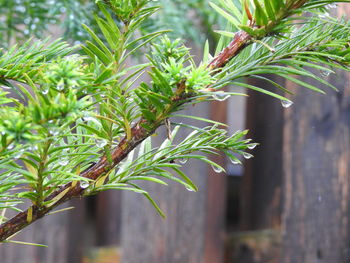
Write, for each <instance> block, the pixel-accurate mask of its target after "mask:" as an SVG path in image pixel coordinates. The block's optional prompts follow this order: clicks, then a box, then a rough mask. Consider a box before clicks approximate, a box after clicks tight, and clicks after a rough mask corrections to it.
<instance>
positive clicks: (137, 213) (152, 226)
mask: <svg viewBox="0 0 350 263" xmlns="http://www.w3.org/2000/svg"><path fill="white" fill-rule="evenodd" d="M194 110H196V111H200V112H201V113H202V114H201V116H206V114H207V113H208V107H206V105H199V107H195V108H191V109H189V111H187V112H186V113H187V114H194V112H193V111H194ZM165 136H166V135H165V133H164V132H163V133H158V136H157V137H158V138H159V142H160V141H162V140H163V139H164V138H165ZM207 169H208V167H207V166H206V165H204V164H202V163H197V162H192V161H191V162H188V163H187V164H186V167H185V169H184V171H185V172H186V174H187V175H189V176H190V177H191V179H192V180H193V181H194V182H195V183H196V184H197V186H198V187H199V192H197V193H193V192H189V191H187V190H186V189H185V188H184V187H183V186H181V185H178V184H175V183H172V182H169V186H168V187H165V186H161V185H155V184H145V185H144V186H145V187H146V189H148V190H149V192H150V194H151V195H152V196H153V197H154V198H155V199H156V200H157V201H158V204H159V205H160V207H161V208H162V209H163V211H164V212H165V214H166V216H167V218H166V219H162V218H161V217H160V216H159V215H158V214H157V213H156V211H155V210H154V208H153V207H152V206H151V205H150V203H149V202H148V201H147V200H146V199H145V198H144V197H143V196H142V195H139V194H135V193H131V192H123V198H122V240H121V244H122V262H123V263H139V262H142V263H201V262H204V261H203V255H204V246H205V241H204V239H205V232H206V225H205V221H206V198H207V193H206V191H207V186H208V175H207Z"/></svg>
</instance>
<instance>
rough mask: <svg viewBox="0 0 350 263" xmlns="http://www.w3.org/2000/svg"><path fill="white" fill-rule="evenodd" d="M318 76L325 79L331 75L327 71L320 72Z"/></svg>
mask: <svg viewBox="0 0 350 263" xmlns="http://www.w3.org/2000/svg"><path fill="white" fill-rule="evenodd" d="M320 74H321V76H322V77H323V78H327V77H328V76H329V74H331V72H330V71H328V70H321V71H320Z"/></svg>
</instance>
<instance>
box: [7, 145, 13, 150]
mask: <svg viewBox="0 0 350 263" xmlns="http://www.w3.org/2000/svg"><path fill="white" fill-rule="evenodd" d="M13 148H15V145H14V144H10V145H9V146H7V149H8V150H12V149H13Z"/></svg>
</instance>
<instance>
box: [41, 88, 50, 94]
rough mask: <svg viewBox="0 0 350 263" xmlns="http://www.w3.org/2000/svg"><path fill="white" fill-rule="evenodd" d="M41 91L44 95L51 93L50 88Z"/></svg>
mask: <svg viewBox="0 0 350 263" xmlns="http://www.w3.org/2000/svg"><path fill="white" fill-rule="evenodd" d="M41 93H42V94H43V95H47V94H48V93H49V89H44V90H42V91H41Z"/></svg>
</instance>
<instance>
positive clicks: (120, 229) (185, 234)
mask: <svg viewBox="0 0 350 263" xmlns="http://www.w3.org/2000/svg"><path fill="white" fill-rule="evenodd" d="M338 12H339V13H346V12H350V9H349V7H348V6H347V7H345V6H344V7H341V8H339V9H338ZM328 78H329V79H330V80H331V81H332V83H333V84H335V85H336V86H337V87H338V89H339V92H335V91H332V90H328V91H327V95H318V94H315V93H313V92H310V91H307V90H305V89H301V88H297V87H295V86H293V85H292V84H290V83H286V85H287V86H289V88H291V89H292V90H293V91H295V93H296V96H295V97H293V101H294V105H293V106H292V107H291V108H288V109H283V108H282V106H281V105H280V102H279V101H276V100H275V99H272V98H269V97H266V96H264V95H261V94H256V93H250V98H249V100H248V108H247V127H248V128H249V129H251V131H252V132H251V134H250V137H252V138H253V139H254V140H255V141H256V142H259V143H260V144H261V145H260V146H259V147H257V148H256V150H254V155H255V158H253V159H251V160H248V161H247V162H246V168H245V173H244V176H243V178H242V177H227V176H224V175H222V174H214V173H213V172H212V171H211V170H210V168H209V169H208V167H207V166H205V165H204V166H203V165H202V164H198V163H191V164H189V165H188V166H187V167H186V172H187V173H188V174H189V175H190V176H191V178H192V179H193V180H194V181H195V182H196V183H197V185H198V186H199V188H200V191H199V192H198V193H192V192H188V191H186V190H185V189H184V188H183V187H181V186H178V185H172V184H171V185H170V187H164V186H156V185H151V184H149V185H146V187H147V188H148V189H149V190H150V192H151V194H152V195H153V196H154V197H155V199H156V200H157V201H158V202H159V204H160V206H161V208H162V209H164V211H165V213H166V214H167V219H165V220H164V219H161V218H160V217H159V216H158V215H157V214H156V213H155V211H154V209H153V208H152V207H151V205H150V204H149V203H148V202H147V201H146V200H145V199H144V198H143V197H142V196H141V195H137V194H135V193H128V192H116V191H114V192H106V193H103V194H101V195H99V196H98V197H94V198H89V199H86V200H74V201H73V202H71V203H70V204H69V205H74V206H75V207H76V209H75V210H73V211H70V212H65V213H61V214H57V215H52V216H49V217H47V218H44V219H42V220H41V221H39V222H37V223H35V224H34V225H33V226H30V227H29V228H27V229H25V230H24V231H23V232H22V233H21V234H19V235H18V236H16V239H17V240H22V241H29V242H37V243H44V244H48V245H49V247H48V248H38V247H31V246H20V245H13V244H4V245H1V246H0V263H80V262H83V263H118V262H123V263H235V262H238V263H267V262H269V263H316V262H320V263H321V262H324V263H347V262H350V248H349V243H350V233H349V232H350V221H349V215H350V213H349V212H350V211H349V210H350V188H349V185H350V183H349V182H350V174H349V173H350V89H349V83H350V76H349V75H346V74H344V73H341V75H339V76H335V75H331V76H329V77H328ZM264 85H265V86H266V83H264ZM271 88H272V87H271ZM220 107H222V108H220ZM195 109H196V110H199V111H200V112H201V115H202V116H212V117H214V118H219V119H221V120H222V119H226V117H225V116H226V114H227V115H228V116H229V117H230V115H232V114H237V112H228V111H227V108H226V105H225V104H220V106H219V105H218V104H215V105H214V106H212V107H211V108H210V107H209V106H208V105H202V106H200V107H195ZM192 110H194V109H190V112H189V114H191V111H192ZM158 136H159V140H161V139H162V134H161V133H159V135H158ZM219 161H220V162H222V161H223V160H219ZM237 189H239V191H240V193H239V197H238V195H237V194H236V193H237ZM237 202H239V203H240V206H239V207H238V206H237V205H236V204H237ZM227 209H231V210H227ZM226 215H227V217H226ZM101 248H102V249H101Z"/></svg>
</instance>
